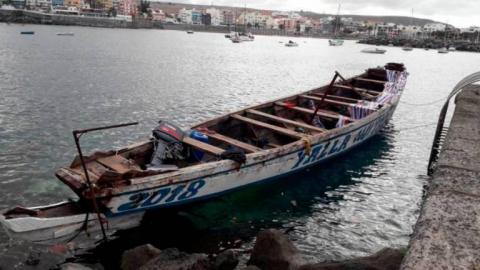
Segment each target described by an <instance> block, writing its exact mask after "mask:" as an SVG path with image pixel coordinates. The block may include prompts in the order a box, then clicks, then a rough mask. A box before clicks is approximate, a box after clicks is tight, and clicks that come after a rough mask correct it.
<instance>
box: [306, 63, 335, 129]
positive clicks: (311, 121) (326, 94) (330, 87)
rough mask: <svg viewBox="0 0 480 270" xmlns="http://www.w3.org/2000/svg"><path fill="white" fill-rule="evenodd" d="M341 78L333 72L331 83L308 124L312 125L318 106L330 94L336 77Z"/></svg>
mask: <svg viewBox="0 0 480 270" xmlns="http://www.w3.org/2000/svg"><path fill="white" fill-rule="evenodd" d="M338 76H341V75H340V74H339V73H338V71H335V76H333V79H332V81H331V82H330V84H329V85H328V88H327V90H326V91H325V92H324V93H323V96H322V99H321V100H320V101H319V102H318V104H317V108H316V109H315V112H314V113H313V115H312V118H311V119H310V124H312V123H313V120H314V119H315V116H317V113H318V110H320V105H321V104H322V103H323V102H324V100H325V98H326V97H327V96H328V95H329V94H330V92H331V91H332V89H333V85H334V84H335V81H336V80H337V77H338Z"/></svg>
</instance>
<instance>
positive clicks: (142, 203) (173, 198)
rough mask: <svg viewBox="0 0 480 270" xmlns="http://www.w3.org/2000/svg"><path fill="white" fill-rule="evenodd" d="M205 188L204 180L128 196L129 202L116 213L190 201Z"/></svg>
mask: <svg viewBox="0 0 480 270" xmlns="http://www.w3.org/2000/svg"><path fill="white" fill-rule="evenodd" d="M204 186H205V180H197V181H194V182H191V183H190V184H188V185H178V186H175V187H166V188H162V189H158V190H155V191H153V192H141V193H136V194H133V195H132V196H130V197H129V198H128V199H129V202H127V203H125V204H122V205H120V206H119V207H118V208H117V211H118V212H125V211H131V210H136V209H142V208H151V207H154V206H158V205H159V204H161V203H164V204H168V203H172V202H178V201H183V200H187V199H191V198H193V197H195V195H197V193H198V191H199V190H200V189H201V188H202V187H204Z"/></svg>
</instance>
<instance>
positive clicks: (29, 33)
mask: <svg viewBox="0 0 480 270" xmlns="http://www.w3.org/2000/svg"><path fill="white" fill-rule="evenodd" d="M20 34H21V35H35V31H22V32H20Z"/></svg>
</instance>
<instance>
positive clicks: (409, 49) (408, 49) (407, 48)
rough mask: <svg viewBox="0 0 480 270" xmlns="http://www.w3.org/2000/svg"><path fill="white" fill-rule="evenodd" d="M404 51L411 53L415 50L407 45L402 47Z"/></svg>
mask: <svg viewBox="0 0 480 270" xmlns="http://www.w3.org/2000/svg"><path fill="white" fill-rule="evenodd" d="M402 50H404V51H406V52H409V51H412V50H413V47H412V46H411V45H410V44H407V45H405V46H403V47H402Z"/></svg>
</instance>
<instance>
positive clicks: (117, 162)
mask: <svg viewBox="0 0 480 270" xmlns="http://www.w3.org/2000/svg"><path fill="white" fill-rule="evenodd" d="M97 162H98V163H100V164H102V165H104V166H106V167H107V168H110V169H111V170H113V171H116V172H118V173H120V174H124V173H127V172H129V171H132V170H138V171H140V170H141V169H140V167H139V166H138V165H136V164H133V163H131V162H130V161H129V160H128V159H126V158H124V157H122V156H119V155H114V156H109V157H102V158H98V159H97Z"/></svg>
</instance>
